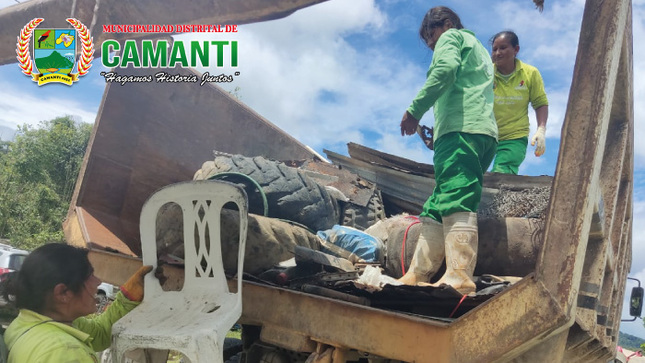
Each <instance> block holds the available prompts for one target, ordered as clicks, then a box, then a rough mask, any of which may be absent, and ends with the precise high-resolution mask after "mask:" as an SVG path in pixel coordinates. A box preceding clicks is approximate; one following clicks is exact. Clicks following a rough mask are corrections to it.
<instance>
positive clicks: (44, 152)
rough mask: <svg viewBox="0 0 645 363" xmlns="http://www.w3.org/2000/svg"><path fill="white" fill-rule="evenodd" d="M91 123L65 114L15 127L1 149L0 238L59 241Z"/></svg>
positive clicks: (27, 243) (20, 242)
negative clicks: (12, 137) (11, 139)
mask: <svg viewBox="0 0 645 363" xmlns="http://www.w3.org/2000/svg"><path fill="white" fill-rule="evenodd" d="M91 129H92V126H91V125H89V124H85V123H80V124H78V123H75V122H74V120H73V119H72V118H71V117H69V116H65V117H58V118H56V119H53V120H50V121H43V122H41V123H40V125H39V127H32V126H30V125H24V126H21V127H20V128H19V129H18V133H17V134H16V137H15V140H14V141H13V142H3V144H2V145H3V146H4V148H0V149H1V150H3V152H0V237H2V238H8V239H10V240H11V241H12V243H13V244H14V245H15V246H18V247H21V248H26V249H33V248H35V247H37V246H39V245H41V244H43V243H45V242H48V241H59V242H62V241H63V238H64V237H63V231H62V222H63V219H64V218H65V215H66V214H67V209H68V208H69V202H70V199H71V197H72V193H73V191H74V185H75V182H76V178H77V176H78V171H79V169H80V165H81V163H82V161H83V155H84V153H85V148H86V147H87V143H88V141H89V137H90V133H91Z"/></svg>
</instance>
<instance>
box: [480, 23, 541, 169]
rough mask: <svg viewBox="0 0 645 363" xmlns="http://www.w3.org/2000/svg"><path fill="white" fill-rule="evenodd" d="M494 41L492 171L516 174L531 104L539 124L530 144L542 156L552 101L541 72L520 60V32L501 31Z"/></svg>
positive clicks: (520, 160)
mask: <svg viewBox="0 0 645 363" xmlns="http://www.w3.org/2000/svg"><path fill="white" fill-rule="evenodd" d="M491 43H492V45H493V63H494V64H495V118H496V119H497V127H498V128H499V144H498V145H497V153H496V156H495V162H494V163H493V169H492V171H494V172H497V173H507V174H517V173H518V171H519V167H520V164H522V161H524V158H525V157H526V148H527V146H528V136H529V115H528V107H529V103H530V104H531V106H532V107H533V109H534V110H535V118H536V119H537V126H538V127H537V131H536V132H535V134H534V135H533V138H532V139H531V145H533V146H535V156H538V157H539V156H542V154H544V150H545V140H544V137H545V133H546V121H547V118H548V117H549V102H548V100H547V98H546V92H544V82H543V81H542V76H541V75H540V72H539V71H538V70H537V68H535V67H533V66H532V65H530V64H526V63H524V62H522V61H520V60H519V59H517V53H518V52H519V51H520V42H519V40H518V38H517V34H515V33H514V32H512V31H510V30H505V31H502V32H499V33H497V34H495V35H494V36H493V38H492V40H491Z"/></svg>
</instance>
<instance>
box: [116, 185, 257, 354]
mask: <svg viewBox="0 0 645 363" xmlns="http://www.w3.org/2000/svg"><path fill="white" fill-rule="evenodd" d="M229 202H234V203H235V204H237V208H238V210H239V213H240V229H239V252H238V258H237V293H232V292H230V291H229V289H228V285H227V282H226V276H225V275H224V267H223V264H222V251H221V241H220V239H221V234H220V226H221V223H220V217H221V210H222V207H223V206H224V205H225V204H226V203H229ZM167 203H176V204H177V205H179V206H180V207H181V209H182V212H183V223H184V250H185V252H184V253H185V278H184V286H183V289H182V290H181V291H163V289H162V288H161V286H160V285H159V281H158V280H157V279H156V278H155V277H154V276H153V274H148V275H146V277H145V290H144V291H145V295H144V299H143V302H142V303H141V305H139V306H138V307H137V308H135V309H134V310H132V311H131V312H130V313H128V314H127V315H126V316H124V317H123V318H121V319H120V320H119V321H117V322H116V323H115V324H114V326H113V327H112V350H113V357H114V358H115V361H116V362H117V363H121V362H122V360H123V356H124V353H125V352H127V351H129V350H132V349H137V348H144V349H145V348H150V349H159V350H167V349H173V350H176V351H179V352H181V353H182V354H183V355H184V356H185V357H187V358H188V359H190V362H191V363H200V362H202V363H205V362H208V363H210V362H222V354H223V352H222V350H223V344H224V338H225V336H226V333H227V332H228V331H229V330H230V328H231V327H232V326H233V324H235V322H236V321H237V320H238V319H239V317H240V315H241V314H242V269H243V262H244V248H245V244H246V230H247V224H248V220H247V211H248V201H247V196H246V193H245V192H244V190H242V189H241V188H239V187H237V186H236V185H233V184H230V183H227V182H221V181H194V182H184V183H178V184H173V185H170V186H168V187H165V188H163V189H161V190H159V191H157V192H156V193H155V194H153V195H152V196H151V197H150V198H149V199H148V200H147V201H146V203H145V204H144V206H143V209H142V211H141V221H140V226H139V228H140V231H141V248H142V253H143V264H144V265H152V266H154V267H155V268H156V266H157V244H156V218H157V213H158V211H159V209H160V208H161V207H162V206H163V205H165V204H167ZM207 237H208V238H207ZM163 362H165V360H164V361H163Z"/></svg>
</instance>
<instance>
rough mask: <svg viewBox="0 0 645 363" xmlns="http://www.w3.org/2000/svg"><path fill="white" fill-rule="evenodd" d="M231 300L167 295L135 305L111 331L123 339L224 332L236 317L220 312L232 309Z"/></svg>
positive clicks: (233, 300)
mask: <svg viewBox="0 0 645 363" xmlns="http://www.w3.org/2000/svg"><path fill="white" fill-rule="evenodd" d="M235 299H236V297H235V296H234V295H229V296H223V297H222V296H220V297H219V298H218V300H217V301H216V300H214V299H212V298H208V297H205V296H199V295H195V294H191V295H188V294H182V293H181V292H178V291H169V292H166V293H165V294H164V297H163V300H162V301H154V302H148V301H146V302H144V303H142V304H141V305H139V306H138V307H137V308H136V309H135V310H133V311H132V312H130V313H129V314H127V315H126V316H124V317H123V318H121V319H120V320H119V321H118V322H117V323H116V324H115V325H114V326H113V327H112V330H113V332H117V331H118V332H120V333H121V332H122V333H121V334H126V335H137V334H139V335H146V334H150V335H156V336H165V335H182V334H186V335H190V334H193V333H195V332H197V331H199V330H201V329H206V330H213V329H216V330H218V331H220V330H225V331H228V330H229V329H230V327H231V326H232V325H233V324H235V322H236V321H237V319H238V317H239V316H238V317H235V316H231V315H232V314H231V312H230V310H227V311H223V310H220V309H221V307H222V306H233V305H234V304H235ZM239 310H240V311H241V307H240V308H239ZM233 315H234V314H233ZM123 326H125V328H123ZM120 329H122V330H120Z"/></svg>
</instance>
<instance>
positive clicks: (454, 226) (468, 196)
mask: <svg viewBox="0 0 645 363" xmlns="http://www.w3.org/2000/svg"><path fill="white" fill-rule="evenodd" d="M419 34H420V36H421V39H423V40H424V41H425V42H426V44H427V45H428V47H429V48H430V49H432V50H433V51H434V54H433V57H432V63H431V64H430V68H429V70H428V73H427V78H426V82H425V84H424V85H423V87H422V88H421V90H420V91H419V93H418V94H417V96H416V98H415V99H414V100H413V101H412V104H411V105H410V107H408V109H407V110H406V112H405V113H404V115H403V119H402V120H401V135H413V134H415V133H416V129H417V126H418V125H419V120H420V119H421V117H423V115H424V114H425V113H426V112H427V111H428V110H429V109H430V108H431V107H433V109H434V118H435V123H434V160H433V162H434V168H435V181H436V186H435V188H434V191H433V192H432V195H431V196H430V197H429V198H428V200H427V201H426V202H425V204H424V206H423V212H422V213H421V215H420V220H421V222H422V227H421V234H420V236H419V240H418V242H417V245H416V248H415V252H414V255H413V258H412V262H411V264H410V268H409V270H408V271H407V273H406V274H405V275H404V276H403V277H402V278H401V279H400V281H401V282H402V283H404V284H409V285H415V284H419V283H426V282H427V281H429V279H430V278H431V277H432V276H433V275H434V274H435V273H436V272H437V270H438V269H439V267H440V266H441V263H442V261H443V258H444V256H445V258H446V262H447V263H446V266H447V268H446V273H445V274H444V275H443V276H442V277H441V279H440V280H439V281H438V282H437V283H436V284H434V285H435V286H439V285H441V284H448V285H451V286H452V287H454V288H455V289H457V290H458V291H459V292H461V293H463V294H467V293H470V292H473V291H475V283H474V282H473V271H474V269H475V263H476V260H477V244H478V230H477V208H478V207H479V202H480V200H481V193H482V182H483V176H484V172H485V171H486V169H488V166H489V165H490V163H491V162H492V160H493V157H494V155H495V150H496V148H497V124H496V122H495V116H494V115H493V99H494V96H493V64H492V62H491V59H490V56H489V54H488V51H487V50H486V48H484V46H483V45H482V44H481V43H480V42H479V40H477V38H476V37H475V35H474V34H473V32H471V31H469V30H466V29H464V27H463V26H462V24H461V20H460V19H459V16H458V15H457V14H456V13H455V12H454V11H452V10H451V9H449V8H447V7H444V6H438V7H434V8H432V9H430V11H428V13H427V14H426V15H425V17H424V19H423V22H422V24H421V29H420V30H419Z"/></svg>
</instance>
